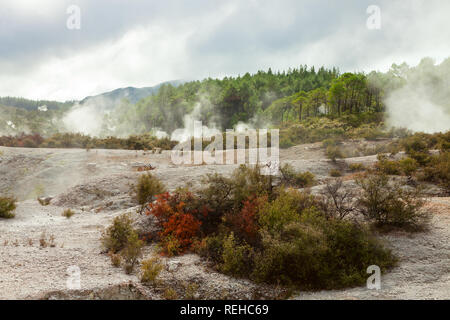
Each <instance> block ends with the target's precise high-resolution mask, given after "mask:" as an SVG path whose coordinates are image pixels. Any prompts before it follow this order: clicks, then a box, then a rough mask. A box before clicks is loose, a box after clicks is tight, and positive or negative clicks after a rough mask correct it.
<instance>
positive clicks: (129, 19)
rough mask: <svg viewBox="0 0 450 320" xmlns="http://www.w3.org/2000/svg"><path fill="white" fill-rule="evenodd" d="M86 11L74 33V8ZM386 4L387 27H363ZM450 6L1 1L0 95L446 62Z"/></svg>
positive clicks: (358, 0)
mask: <svg viewBox="0 0 450 320" xmlns="http://www.w3.org/2000/svg"><path fill="white" fill-rule="evenodd" d="M70 5H77V6H78V7H79V8H80V10H81V24H80V26H81V28H80V29H73V30H71V29H68V28H67V19H68V18H70V14H68V13H67V8H68V7H69V6H70ZM369 5H377V6H378V7H379V8H380V9H381V29H379V30H370V29H368V28H367V25H366V22H367V19H368V18H369V16H370V14H368V13H367V12H366V10H367V8H368V6H369ZM449 14H450V1H448V0H441V1H433V0H431V1H430V0H428V1H425V0H422V1H419V0H383V1H381V0H380V1H376V0H369V1H366V0H354V1H351V0H340V1H338V0H335V1H332V0H328V1H326V0H270V1H269V0H226V1H215V0H204V1H200V0H184V1H180V0H179V1H174V0H165V1H156V0H68V1H66V0H0V96H7V95H8V96H23V97H27V98H32V99H56V100H66V99H81V98H83V97H85V96H87V95H92V94H97V93H101V92H104V91H109V90H112V89H115V88H119V87H127V86H135V87H143V86H152V85H156V84H158V83H160V82H163V81H168V80H176V79H185V80H188V79H202V78H205V77H208V76H211V77H223V76H225V75H238V74H245V73H246V72H256V71H257V70H261V69H262V70H267V69H268V68H269V67H271V68H272V69H273V70H284V69H288V68H290V67H291V68H293V67H297V66H299V65H302V64H307V65H314V66H322V65H324V66H336V67H338V68H339V69H340V70H341V71H370V70H373V69H375V70H382V71H385V70H387V69H388V68H389V66H390V65H391V64H392V63H393V62H395V63H401V62H403V61H406V62H407V63H409V64H412V65H414V64H417V63H418V62H419V61H420V59H421V58H422V57H425V56H429V57H432V58H434V59H436V61H437V62H439V61H441V60H442V59H444V58H446V57H448V56H450V18H449Z"/></svg>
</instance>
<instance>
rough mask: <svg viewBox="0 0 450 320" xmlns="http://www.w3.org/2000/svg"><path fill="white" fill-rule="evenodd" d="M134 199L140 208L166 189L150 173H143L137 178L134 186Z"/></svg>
mask: <svg viewBox="0 0 450 320" xmlns="http://www.w3.org/2000/svg"><path fill="white" fill-rule="evenodd" d="M132 191H133V192H134V198H135V200H136V202H137V203H138V204H139V205H141V206H142V208H143V206H145V205H146V204H147V203H149V202H152V201H153V197H155V196H156V195H158V194H161V193H164V192H165V191H166V187H165V186H164V184H163V183H162V182H161V181H160V180H159V179H158V178H156V177H155V176H154V175H152V174H151V173H145V174H142V175H141V176H139V179H138V181H137V184H136V186H134V187H133V190H132Z"/></svg>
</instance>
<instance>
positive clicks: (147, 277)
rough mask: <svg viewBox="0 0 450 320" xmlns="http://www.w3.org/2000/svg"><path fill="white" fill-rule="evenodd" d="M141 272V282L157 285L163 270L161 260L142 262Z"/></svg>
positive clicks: (154, 258) (151, 259)
mask: <svg viewBox="0 0 450 320" xmlns="http://www.w3.org/2000/svg"><path fill="white" fill-rule="evenodd" d="M141 270H142V274H141V282H143V283H151V284H155V282H156V279H157V277H158V275H159V274H160V272H161V271H162V270H163V264H162V263H161V262H160V260H159V258H157V257H153V258H150V259H147V260H145V261H142V265H141Z"/></svg>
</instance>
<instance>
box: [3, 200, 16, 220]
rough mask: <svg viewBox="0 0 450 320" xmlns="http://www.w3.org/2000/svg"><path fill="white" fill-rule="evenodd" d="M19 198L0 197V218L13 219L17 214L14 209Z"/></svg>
mask: <svg viewBox="0 0 450 320" xmlns="http://www.w3.org/2000/svg"><path fill="white" fill-rule="evenodd" d="M16 203H17V200H16V199H14V198H11V197H0V218H4V219H12V218H14V217H15V216H16V215H15V214H14V210H16V208H17V205H16Z"/></svg>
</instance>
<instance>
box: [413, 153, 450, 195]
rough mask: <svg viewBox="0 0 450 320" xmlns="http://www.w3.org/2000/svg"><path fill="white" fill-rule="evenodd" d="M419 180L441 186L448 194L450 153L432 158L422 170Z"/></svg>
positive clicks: (449, 190) (449, 185)
mask: <svg viewBox="0 0 450 320" xmlns="http://www.w3.org/2000/svg"><path fill="white" fill-rule="evenodd" d="M420 178H421V180H424V181H428V182H433V183H437V184H439V185H441V186H442V187H443V188H445V189H446V191H447V192H450V152H442V153H440V154H439V155H436V156H433V157H432V158H431V159H430V162H429V163H428V164H427V166H426V167H425V168H424V170H423V174H422V176H421V177H420Z"/></svg>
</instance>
